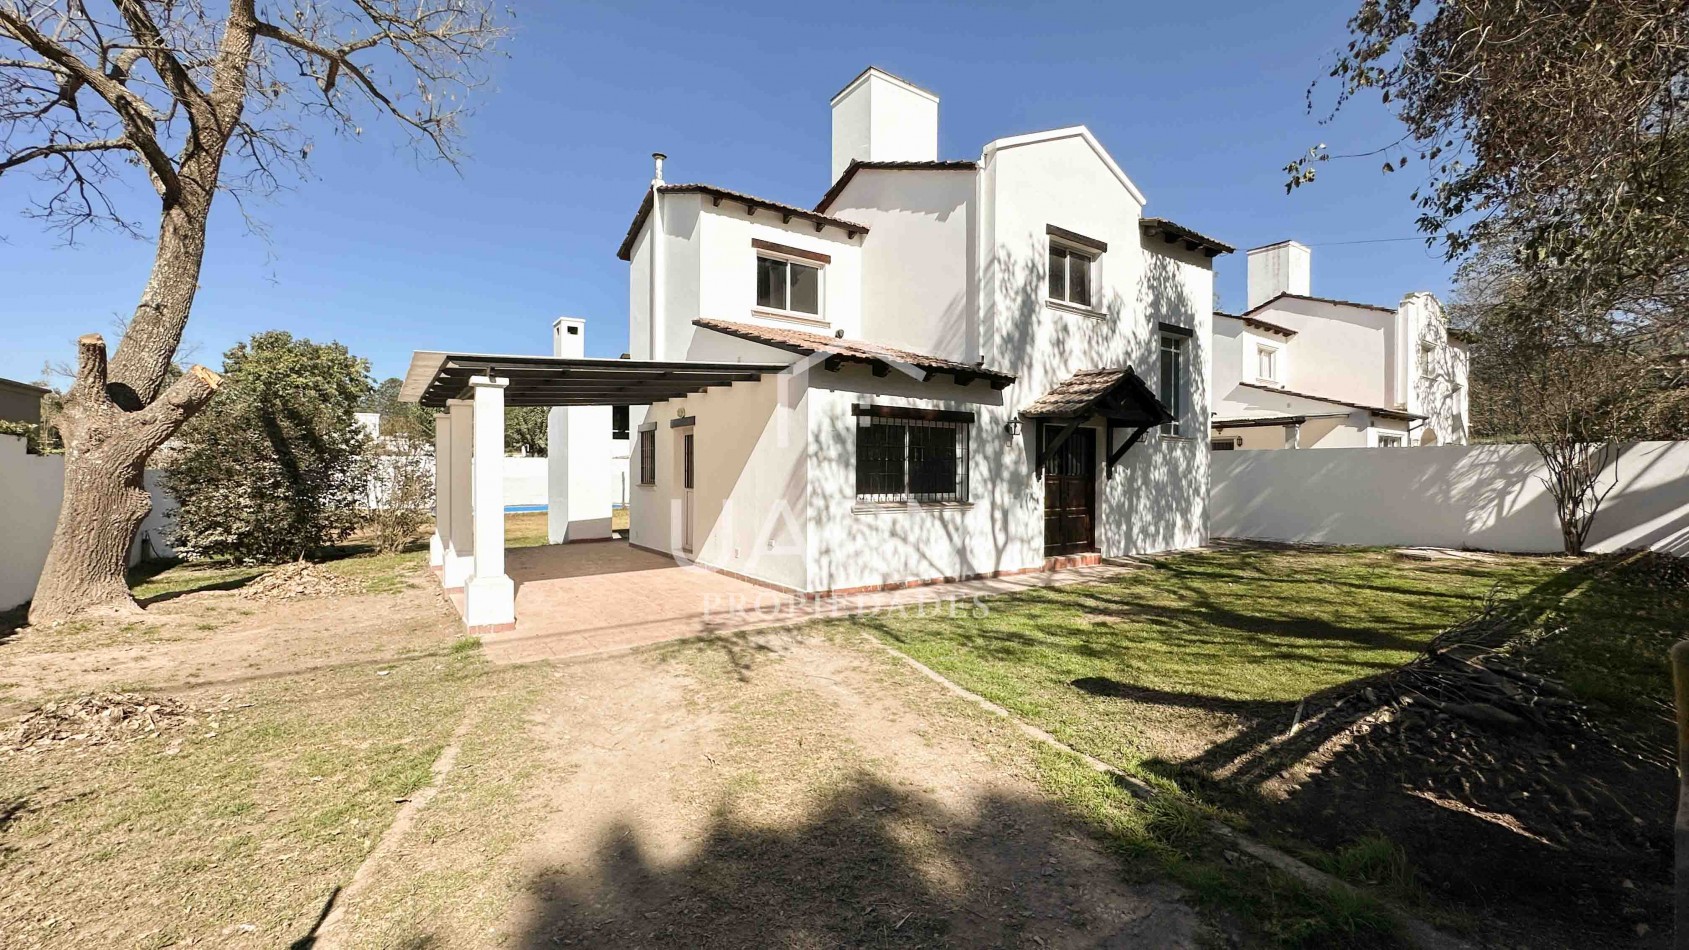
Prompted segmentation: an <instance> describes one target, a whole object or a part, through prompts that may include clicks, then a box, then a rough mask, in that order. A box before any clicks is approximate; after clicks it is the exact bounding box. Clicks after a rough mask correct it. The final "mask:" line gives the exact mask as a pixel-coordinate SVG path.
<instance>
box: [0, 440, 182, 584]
mask: <svg viewBox="0 0 1689 950" xmlns="http://www.w3.org/2000/svg"><path fill="white" fill-rule="evenodd" d="M158 479H159V473H158V472H155V471H152V470H150V469H149V470H148V471H147V473H146V485H147V491H148V492H150V493H151V494H152V513H151V514H149V515H147V520H145V521H143V522H141V531H140V534H139V535H138V536H137V538H136V542H135V549H134V550H132V551H130V552H129V563H131V564H133V563H135V562H136V561H138V560H140V558H141V551H142V549H143V544H142V542H143V539H144V540H145V541H147V542H150V543H151V545H152V547H153V550H154V551H155V552H156V553H157V554H158V555H160V556H163V557H168V556H170V553H171V551H170V547H169V545H168V544H167V543H166V542H165V540H164V526H165V523H166V520H167V519H168V518H169V515H170V512H171V511H173V510H174V509H175V507H176V506H175V503H174V502H173V501H171V499H170V496H169V495H167V494H165V492H164V489H163V488H162V487H160V486H159V483H158ZM64 481H65V460H64V456H62V455H29V454H28V453H26V452H25V450H24V439H23V437H22V436H14V435H0V542H3V543H0V610H10V609H11V608H13V607H16V606H17V605H19V604H22V603H25V602H26V601H28V600H29V599H30V598H31V597H33V596H35V584H36V582H37V581H38V580H40V578H41V568H42V566H43V565H45V564H46V563H47V549H48V548H49V547H51V546H52V544H53V525H54V523H56V522H57V521H58V520H59V503H60V501H61V500H62V499H63V498H64Z"/></svg>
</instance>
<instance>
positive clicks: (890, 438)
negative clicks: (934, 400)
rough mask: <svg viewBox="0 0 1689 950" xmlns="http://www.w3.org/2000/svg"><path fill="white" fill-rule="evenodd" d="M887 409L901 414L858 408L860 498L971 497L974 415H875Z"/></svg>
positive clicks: (903, 500)
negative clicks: (971, 441)
mask: <svg viewBox="0 0 1689 950" xmlns="http://www.w3.org/2000/svg"><path fill="white" fill-rule="evenodd" d="M887 409H891V411H893V412H895V408H893V407H875V406H867V407H858V409H857V413H858V414H857V420H856V500H857V502H858V503H859V504H897V503H910V502H915V503H932V502H965V501H967V500H968V442H969V438H968V437H969V433H970V431H971V430H972V429H973V423H972V421H971V414H970V413H923V412H920V411H918V410H917V411H914V412H910V413H908V414H906V415H874V414H872V413H874V412H876V411H881V412H883V411H886V410H887ZM964 416H967V417H968V419H964V418H963V417H964Z"/></svg>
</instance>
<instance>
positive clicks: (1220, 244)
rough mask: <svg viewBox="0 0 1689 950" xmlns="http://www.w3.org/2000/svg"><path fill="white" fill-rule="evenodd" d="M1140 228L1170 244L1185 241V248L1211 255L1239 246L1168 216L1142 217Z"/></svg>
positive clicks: (1226, 251)
mask: <svg viewBox="0 0 1689 950" xmlns="http://www.w3.org/2000/svg"><path fill="white" fill-rule="evenodd" d="M1138 228H1139V230H1141V231H1143V232H1144V233H1145V234H1148V235H1160V236H1161V239H1162V240H1163V241H1166V242H1167V243H1168V244H1175V243H1177V242H1179V241H1183V242H1185V248H1186V249H1187V250H1192V251H1201V252H1202V253H1204V254H1206V255H1208V256H1209V257H1215V256H1217V255H1220V254H1230V253H1231V252H1233V251H1235V250H1237V248H1235V247H1232V246H1231V245H1230V244H1227V243H1226V242H1224V241H1220V240H1216V239H1215V238H1211V237H1209V236H1208V235H1206V234H1202V233H1200V232H1197V231H1192V230H1191V229H1190V228H1187V227H1185V226H1184V225H1182V224H1175V223H1173V222H1172V221H1169V220H1167V219H1166V218H1141V219H1139V221H1138Z"/></svg>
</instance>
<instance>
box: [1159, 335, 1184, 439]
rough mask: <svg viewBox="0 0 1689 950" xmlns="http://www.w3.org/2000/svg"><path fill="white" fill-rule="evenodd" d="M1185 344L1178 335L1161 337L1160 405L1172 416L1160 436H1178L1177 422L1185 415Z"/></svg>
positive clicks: (1164, 425)
mask: <svg viewBox="0 0 1689 950" xmlns="http://www.w3.org/2000/svg"><path fill="white" fill-rule="evenodd" d="M1185 342H1186V341H1185V338H1184V337H1183V336H1180V335H1178V334H1173V333H1163V334H1162V335H1161V404H1162V405H1164V406H1166V407H1167V411H1168V412H1170V413H1172V414H1173V421H1172V422H1167V423H1163V424H1162V426H1161V433H1162V435H1179V434H1180V426H1179V421H1180V420H1181V419H1182V418H1184V414H1185V400H1186V396H1185V386H1186V383H1187V380H1186V377H1187V375H1188V373H1187V371H1186V368H1185Z"/></svg>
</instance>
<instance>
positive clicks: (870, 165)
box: [815, 159, 979, 214]
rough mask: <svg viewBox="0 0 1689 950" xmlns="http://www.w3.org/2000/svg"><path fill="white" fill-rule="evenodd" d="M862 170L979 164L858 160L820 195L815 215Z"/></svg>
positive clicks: (964, 167) (937, 168)
mask: <svg viewBox="0 0 1689 950" xmlns="http://www.w3.org/2000/svg"><path fill="white" fill-rule="evenodd" d="M864 168H866V169H869V170H870V171H882V170H889V171H973V170H975V169H977V168H979V163H978V162H975V161H966V160H962V161H943V162H864V161H861V160H859V159H858V160H855V161H852V162H851V163H850V167H849V168H846V169H845V170H844V174H842V175H840V176H839V180H838V181H835V182H833V187H831V188H829V189H827V193H826V194H824V195H822V196H821V200H820V201H818V202H816V203H815V211H816V213H817V214H820V213H823V212H825V211H826V210H827V209H828V208H829V207H830V206H831V205H832V204H833V202H834V201H835V200H837V199H838V197H839V195H841V194H843V193H844V190H845V187H846V186H848V185H849V184H850V181H851V179H853V178H855V177H856V173H857V172H858V171H861V170H862V169H864Z"/></svg>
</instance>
